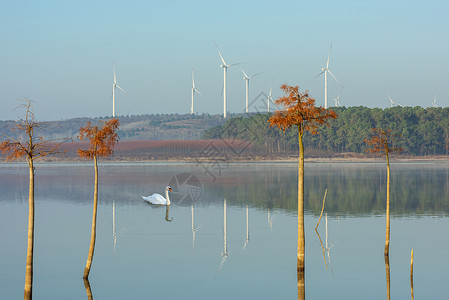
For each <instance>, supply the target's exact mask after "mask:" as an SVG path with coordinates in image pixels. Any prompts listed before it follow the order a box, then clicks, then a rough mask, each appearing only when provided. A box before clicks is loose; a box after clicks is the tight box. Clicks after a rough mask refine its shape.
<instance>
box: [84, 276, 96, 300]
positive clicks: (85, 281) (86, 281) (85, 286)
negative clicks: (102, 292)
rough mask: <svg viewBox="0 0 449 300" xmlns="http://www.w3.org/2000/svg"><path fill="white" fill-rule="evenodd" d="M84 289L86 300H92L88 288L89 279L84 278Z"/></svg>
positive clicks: (90, 291) (90, 290)
mask: <svg viewBox="0 0 449 300" xmlns="http://www.w3.org/2000/svg"><path fill="white" fill-rule="evenodd" d="M84 288H85V289H86V294H87V300H93V299H94V297H93V295H92V289H91V288H90V283H89V279H87V278H84Z"/></svg>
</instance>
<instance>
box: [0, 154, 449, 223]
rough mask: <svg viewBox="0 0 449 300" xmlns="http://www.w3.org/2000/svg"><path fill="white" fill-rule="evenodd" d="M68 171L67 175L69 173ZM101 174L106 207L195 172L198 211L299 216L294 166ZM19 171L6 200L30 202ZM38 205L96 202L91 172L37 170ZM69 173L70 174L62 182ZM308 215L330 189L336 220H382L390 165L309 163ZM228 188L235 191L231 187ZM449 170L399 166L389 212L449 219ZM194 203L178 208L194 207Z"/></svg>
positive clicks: (9, 177)
mask: <svg viewBox="0 0 449 300" xmlns="http://www.w3.org/2000/svg"><path fill="white" fill-rule="evenodd" d="M67 168H68V169H67ZM103 169H104V172H101V173H100V183H101V184H100V198H99V199H100V200H99V201H100V203H99V204H100V205H104V204H111V205H112V201H113V200H115V203H116V205H117V206H122V205H125V206H127V205H131V206H132V205H143V202H142V201H141V196H142V195H147V194H152V193H153V192H159V193H161V192H163V188H164V187H165V185H167V184H168V182H169V180H170V179H171V178H172V177H173V176H174V175H176V174H177V172H179V171H180V170H181V171H190V172H192V171H193V172H192V173H194V174H195V176H196V177H198V179H199V180H200V181H201V183H202V186H201V188H202V192H201V197H200V198H199V199H195V205H197V206H208V205H217V204H219V205H221V204H222V202H223V199H224V198H226V200H227V203H228V206H242V207H243V206H246V205H247V204H249V205H251V206H253V207H255V208H258V209H262V210H266V209H274V210H284V211H287V212H289V213H292V214H296V205H297V204H296V203H297V174H296V172H297V169H296V164H295V163H282V164H281V165H279V164H275V163H268V164H246V165H242V164H233V165H231V166H229V168H228V169H227V170H226V171H223V173H222V174H221V176H217V178H216V181H212V180H211V178H209V177H207V176H205V175H204V173H203V172H202V169H200V168H199V167H197V166H196V167H195V165H194V164H192V165H190V166H189V167H187V168H184V169H182V168H180V167H179V166H178V165H175V166H166V165H163V164H161V165H160V166H150V167H145V166H143V167H140V168H138V167H137V165H136V166H126V167H125V166H123V167H120V166H109V167H103ZM18 173H19V172H15V173H14V174H8V173H7V170H5V169H3V172H2V173H0V178H1V179H2V183H1V186H0V187H1V192H2V196H1V197H0V199H1V201H24V202H26V201H25V200H26V197H27V191H28V190H27V185H26V184H27V177H26V174H25V173H24V174H25V175H24V176H21V175H20V174H18ZM38 173H39V174H38V176H37V188H36V197H37V201H42V199H44V200H45V201H71V202H74V203H85V204H86V205H89V204H90V203H91V199H90V195H91V189H92V187H91V185H89V179H90V177H91V176H93V175H92V174H91V172H90V170H89V169H88V168H87V167H85V166H76V165H75V166H72V167H66V166H61V167H57V168H56V167H49V168H45V167H44V166H40V167H39V172H38ZM61 174H64V176H61ZM305 186H306V189H305V209H306V213H308V214H313V215H317V216H318V215H319V214H320V211H321V206H322V201H323V196H324V191H325V190H326V189H327V190H328V192H327V197H326V205H325V210H326V212H328V213H331V214H332V213H333V214H339V215H342V214H346V215H364V214H384V212H385V194H386V169H385V164H384V163H306V177H305ZM229 187H232V188H231V189H230V188H229ZM448 187H449V165H448V164H447V163H445V162H443V163H441V164H440V165H437V164H429V165H426V164H407V163H393V164H392V177H391V211H392V214H394V215H409V214H431V215H433V214H435V215H440V214H448V213H449V201H448V199H449V191H448ZM191 202H192V200H191V199H190V198H188V197H187V198H185V199H184V200H183V201H182V202H180V203H177V202H176V197H175V195H173V204H174V205H173V210H175V209H176V208H175V207H176V205H179V206H189V205H191V204H192V203H191Z"/></svg>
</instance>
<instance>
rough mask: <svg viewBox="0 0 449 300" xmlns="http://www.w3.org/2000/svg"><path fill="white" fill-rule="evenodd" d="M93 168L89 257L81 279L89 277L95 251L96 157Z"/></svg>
mask: <svg viewBox="0 0 449 300" xmlns="http://www.w3.org/2000/svg"><path fill="white" fill-rule="evenodd" d="M94 166H95V188H94V208H93V213H92V234H91V238H90V247H89V255H88V256H87V262H86V268H85V269H84V275H83V278H87V277H88V276H89V272H90V267H91V266H92V260H93V258H94V249H95V239H96V229H97V206H98V165H97V157H96V156H94Z"/></svg>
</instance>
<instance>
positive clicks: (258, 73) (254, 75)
mask: <svg viewBox="0 0 449 300" xmlns="http://www.w3.org/2000/svg"><path fill="white" fill-rule="evenodd" d="M262 73H263V72H259V73H256V74H254V75H253V76H250V77H249V78H253V77H256V76H257V75H260V74H262Z"/></svg>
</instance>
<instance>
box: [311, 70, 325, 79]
mask: <svg viewBox="0 0 449 300" xmlns="http://www.w3.org/2000/svg"><path fill="white" fill-rule="evenodd" d="M324 72H325V71H323V72H321V73H320V74H318V75H316V76H315V77H313V78H317V77H318V76H320V75H321V74H323V73H324Z"/></svg>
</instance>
